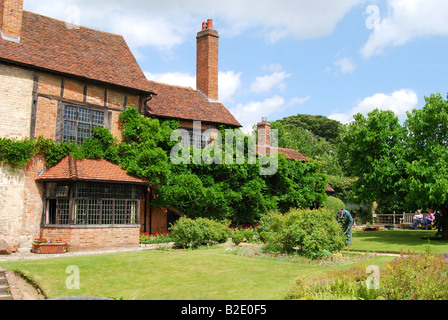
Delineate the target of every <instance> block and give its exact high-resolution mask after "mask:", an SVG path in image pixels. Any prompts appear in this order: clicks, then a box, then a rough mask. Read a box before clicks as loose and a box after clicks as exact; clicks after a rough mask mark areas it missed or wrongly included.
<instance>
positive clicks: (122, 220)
mask: <svg viewBox="0 0 448 320" xmlns="http://www.w3.org/2000/svg"><path fill="white" fill-rule="evenodd" d="M114 224H126V201H120V200H117V201H115V214H114Z"/></svg>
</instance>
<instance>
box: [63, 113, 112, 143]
mask: <svg viewBox="0 0 448 320" xmlns="http://www.w3.org/2000/svg"><path fill="white" fill-rule="evenodd" d="M63 121H64V125H63V136H62V141H64V142H74V143H77V144H82V143H83V142H84V140H85V139H87V138H89V137H91V136H92V131H93V128H95V127H104V126H105V114H104V112H103V111H98V110H91V109H88V108H84V107H78V106H73V105H65V106H64V117H63Z"/></svg>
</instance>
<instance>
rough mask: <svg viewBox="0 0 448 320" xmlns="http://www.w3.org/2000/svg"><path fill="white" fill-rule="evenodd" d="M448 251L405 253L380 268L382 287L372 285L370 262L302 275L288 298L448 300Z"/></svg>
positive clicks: (380, 283)
mask: <svg viewBox="0 0 448 320" xmlns="http://www.w3.org/2000/svg"><path fill="white" fill-rule="evenodd" d="M447 259H448V255H446V254H445V255H433V254H429V253H422V254H418V255H415V254H409V255H406V256H404V255H402V256H401V257H400V258H397V259H395V260H393V261H392V262H391V263H389V264H387V265H386V266H384V267H382V268H381V270H380V279H379V280H380V281H379V285H380V287H379V289H368V288H367V280H368V278H369V276H370V275H369V273H367V265H358V266H356V267H353V268H351V269H349V270H346V271H333V272H329V273H326V274H321V275H316V276H313V277H309V276H308V277H305V276H302V277H299V278H298V279H297V280H296V282H295V284H294V285H293V287H292V289H291V290H290V291H289V293H288V295H287V299H291V300H292V299H294V300H295V299H312V300H329V299H344V300H349V299H358V300H447V299H448V260H447Z"/></svg>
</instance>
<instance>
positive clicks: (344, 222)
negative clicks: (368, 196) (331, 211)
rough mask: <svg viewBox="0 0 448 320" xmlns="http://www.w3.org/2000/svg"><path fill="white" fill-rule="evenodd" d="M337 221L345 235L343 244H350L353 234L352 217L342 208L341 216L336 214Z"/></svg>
mask: <svg viewBox="0 0 448 320" xmlns="http://www.w3.org/2000/svg"><path fill="white" fill-rule="evenodd" d="M337 221H338V223H339V224H340V226H341V229H342V232H343V233H344V235H345V244H346V245H347V246H349V245H351V244H352V235H353V217H352V215H351V214H350V212H348V211H347V210H344V214H343V215H342V217H341V216H340V215H339V213H338V216H337Z"/></svg>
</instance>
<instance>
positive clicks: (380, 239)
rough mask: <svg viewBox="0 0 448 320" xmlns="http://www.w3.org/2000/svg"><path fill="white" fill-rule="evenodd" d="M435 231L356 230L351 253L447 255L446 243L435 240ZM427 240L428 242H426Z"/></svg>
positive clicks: (447, 244)
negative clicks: (424, 253) (428, 251)
mask: <svg viewBox="0 0 448 320" xmlns="http://www.w3.org/2000/svg"><path fill="white" fill-rule="evenodd" d="M435 235H436V231H426V230H391V231H374V232H371V231H362V230H356V231H355V232H354V236H353V244H352V246H351V247H350V249H351V250H353V251H370V252H391V253H400V252H401V251H402V250H403V252H404V253H407V252H408V250H411V251H415V252H416V253H417V252H424V251H426V250H427V249H428V248H429V250H430V252H431V253H448V242H447V241H442V240H436V239H435ZM428 239H429V240H428Z"/></svg>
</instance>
